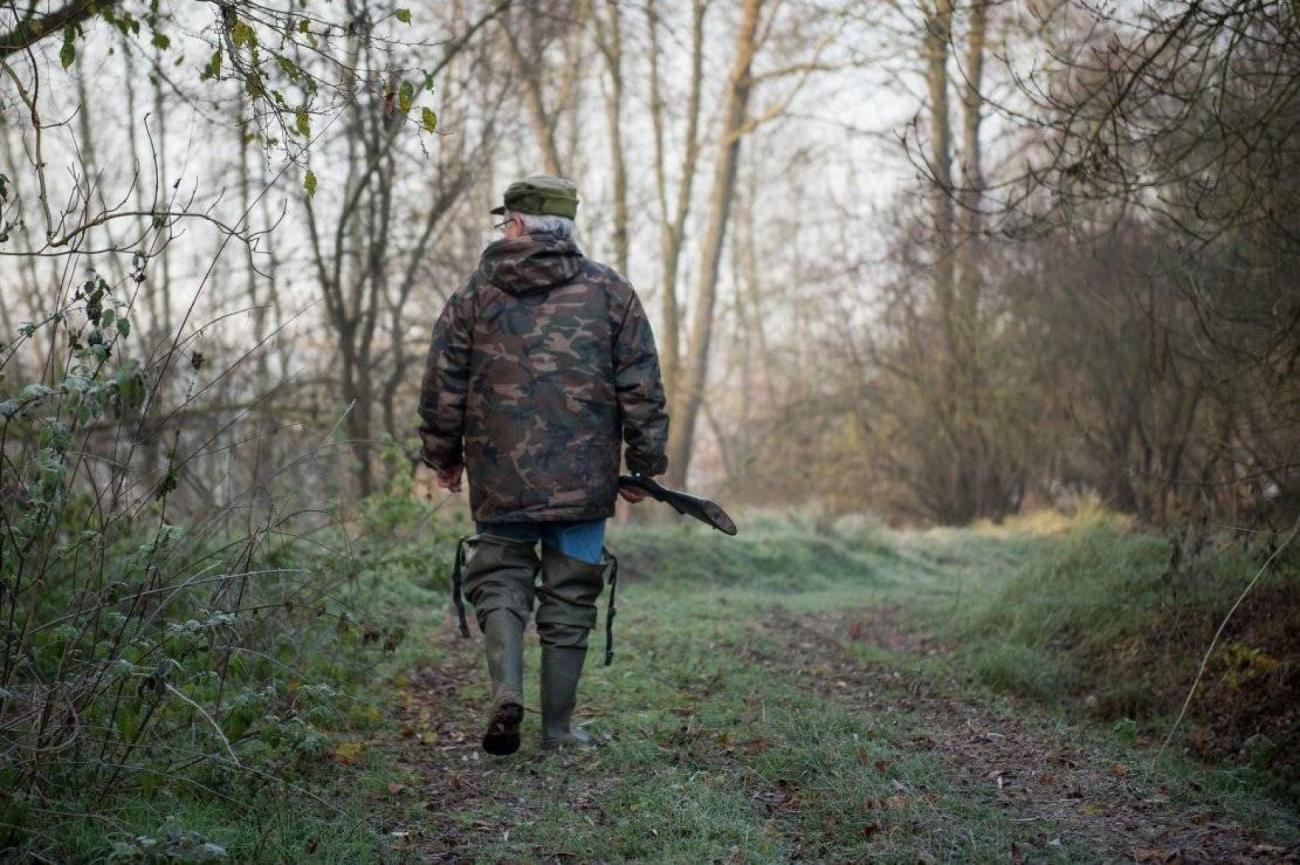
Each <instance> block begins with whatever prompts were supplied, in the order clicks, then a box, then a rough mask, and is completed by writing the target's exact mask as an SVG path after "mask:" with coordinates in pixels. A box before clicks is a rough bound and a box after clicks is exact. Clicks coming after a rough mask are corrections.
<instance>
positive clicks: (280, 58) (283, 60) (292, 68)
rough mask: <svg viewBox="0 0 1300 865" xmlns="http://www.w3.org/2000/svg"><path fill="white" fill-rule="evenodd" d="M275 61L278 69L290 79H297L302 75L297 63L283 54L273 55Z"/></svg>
mask: <svg viewBox="0 0 1300 865" xmlns="http://www.w3.org/2000/svg"><path fill="white" fill-rule="evenodd" d="M275 62H276V63H278V64H279V65H280V71H281V72H283V73H284V74H285V75H287V76H289V80H290V81H297V80H298V77H299V76H300V75H302V70H301V69H299V68H298V64H297V63H294V62H293V61H292V60H290V59H289V58H288V57H285V56H284V55H283V54H277V55H275Z"/></svg>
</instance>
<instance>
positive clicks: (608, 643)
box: [604, 550, 618, 667]
mask: <svg viewBox="0 0 1300 865" xmlns="http://www.w3.org/2000/svg"><path fill="white" fill-rule="evenodd" d="M604 552H605V555H606V556H607V557H608V558H609V606H608V607H606V609H605V666H606V667H608V666H609V665H610V664H612V663H614V615H615V614H616V613H618V608H617V607H615V606H614V589H615V588H616V587H617V586H618V559H617V558H615V557H614V556H613V555H612V554H611V553H610V551H609V550H605V551H604Z"/></svg>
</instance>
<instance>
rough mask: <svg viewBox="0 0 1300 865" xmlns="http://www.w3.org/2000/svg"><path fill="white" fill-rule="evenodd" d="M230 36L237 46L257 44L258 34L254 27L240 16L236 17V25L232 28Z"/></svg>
mask: <svg viewBox="0 0 1300 865" xmlns="http://www.w3.org/2000/svg"><path fill="white" fill-rule="evenodd" d="M230 38H231V40H232V41H233V42H234V43H235V45H236V46H240V45H256V44H257V34H255V33H254V32H253V28H252V27H249V26H248V25H247V24H245V23H244V22H243V21H240V20H239V19H238V18H236V19H235V23H234V26H232V27H231V28H230Z"/></svg>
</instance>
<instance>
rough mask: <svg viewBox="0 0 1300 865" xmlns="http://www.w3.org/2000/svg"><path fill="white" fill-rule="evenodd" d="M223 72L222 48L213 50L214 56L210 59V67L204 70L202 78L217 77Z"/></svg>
mask: <svg viewBox="0 0 1300 865" xmlns="http://www.w3.org/2000/svg"><path fill="white" fill-rule="evenodd" d="M220 74H221V48H220V47H218V48H217V50H216V51H213V52H212V57H211V58H210V59H209V60H208V68H207V69H204V70H203V74H202V75H200V76H199V77H200V78H216V77H217V76H218V75H220Z"/></svg>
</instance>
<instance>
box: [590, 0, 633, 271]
mask: <svg viewBox="0 0 1300 865" xmlns="http://www.w3.org/2000/svg"><path fill="white" fill-rule="evenodd" d="M605 8H606V9H607V10H608V12H609V21H608V22H606V21H605V20H604V19H603V18H602V16H601V14H600V12H599V11H597V10H593V11H592V19H593V21H594V22H595V25H596V41H597V44H598V45H599V46H600V53H601V54H602V55H604V57H605V68H606V69H607V70H608V72H609V85H608V87H607V88H606V90H605V120H606V124H607V126H608V128H609V158H610V165H611V169H612V172H613V175H614V178H613V179H614V183H613V186H614V189H613V192H614V230H613V238H612V239H613V247H614V267H615V269H616V270H618V272H619V273H621V274H623V275H624V276H627V271H628V266H627V258H628V249H627V247H628V231H627V220H628V215H627V154H626V153H625V152H624V149H623V23H622V14H621V13H620V12H619V4H618V0H605Z"/></svg>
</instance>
